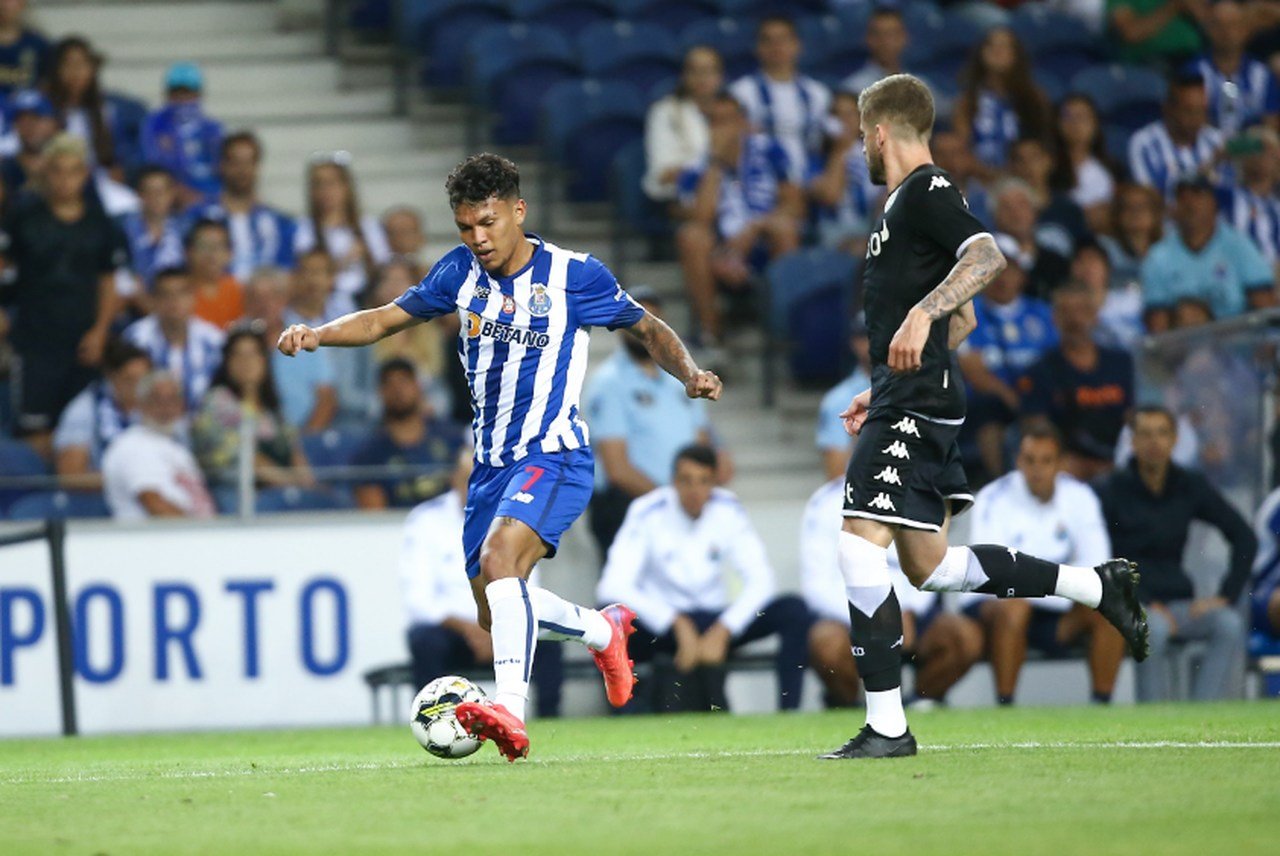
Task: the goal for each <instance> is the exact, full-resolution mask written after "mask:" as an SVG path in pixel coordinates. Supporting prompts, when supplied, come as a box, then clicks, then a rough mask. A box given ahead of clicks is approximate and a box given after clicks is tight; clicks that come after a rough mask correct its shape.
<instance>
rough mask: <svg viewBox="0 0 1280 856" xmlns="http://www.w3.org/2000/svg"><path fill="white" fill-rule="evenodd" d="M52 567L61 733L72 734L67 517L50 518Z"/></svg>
mask: <svg viewBox="0 0 1280 856" xmlns="http://www.w3.org/2000/svg"><path fill="white" fill-rule="evenodd" d="M45 526H46V533H47V537H48V539H49V559H50V567H51V569H52V571H53V610H54V613H53V614H54V621H55V622H56V626H57V631H58V683H59V685H60V688H61V691H62V733H63V735H64V736H67V737H70V736H73V735H75V734H76V733H77V728H76V687H75V655H74V653H73V651H74V649H73V648H72V637H71V611H70V610H71V603H70V601H69V600H68V598H67V562H66V541H67V523H66V521H65V520H57V519H53V518H50V519H49V520H48V521H47V522H46V524H45Z"/></svg>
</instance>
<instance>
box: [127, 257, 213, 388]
mask: <svg viewBox="0 0 1280 856" xmlns="http://www.w3.org/2000/svg"><path fill="white" fill-rule="evenodd" d="M151 299H152V312H151V314H150V315H148V316H147V317H145V318H140V319H138V320H137V321H135V322H133V323H132V324H130V325H129V326H128V327H126V328H125V331H124V337H125V339H127V340H128V341H130V342H132V343H133V344H135V345H137V346H138V347H139V348H141V349H142V350H144V351H146V352H147V356H149V357H151V364H152V365H154V366H155V367H156V368H158V369H163V370H165V371H167V372H169V373H171V374H172V375H173V376H174V377H176V378H178V380H179V383H180V385H181V387H182V392H183V395H184V396H185V398H186V402H187V409H188V410H191V411H194V410H196V409H198V408H199V407H200V402H201V400H203V398H204V393H205V390H206V389H208V388H209V381H210V380H211V379H212V378H213V373H214V372H215V371H217V369H218V366H219V364H220V363H221V361H222V343H223V340H224V338H225V337H224V335H223V333H222V331H221V330H219V329H218V328H217V327H215V326H213V325H212V324H210V323H209V322H208V321H204V320H202V319H200V318H196V317H195V316H194V314H193V312H192V310H193V309H194V307H195V302H196V299H195V293H194V291H193V290H192V287H191V279H190V277H189V276H188V275H187V272H186V270H185V269H183V268H166V269H164V270H162V271H158V272H157V273H156V277H155V284H154V285H153V286H152V295H151Z"/></svg>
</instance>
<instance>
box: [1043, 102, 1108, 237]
mask: <svg viewBox="0 0 1280 856" xmlns="http://www.w3.org/2000/svg"><path fill="white" fill-rule="evenodd" d="M1055 131H1056V139H1057V162H1056V163H1055V165H1054V174H1053V177H1052V183H1053V186H1054V188H1055V189H1057V190H1060V191H1063V192H1065V193H1067V194H1069V195H1070V197H1071V201H1072V202H1074V203H1075V204H1076V205H1079V206H1080V208H1081V209H1082V210H1083V211H1084V218H1085V222H1086V223H1087V224H1088V226H1089V230H1090V231H1092V232H1105V231H1107V225H1108V222H1109V221H1110V218H1111V200H1112V197H1113V196H1114V195H1115V179H1114V178H1112V175H1111V169H1110V167H1109V165H1108V163H1107V161H1108V159H1107V155H1106V151H1105V148H1104V147H1105V139H1104V138H1103V135H1102V121H1101V120H1100V119H1099V117H1098V108H1097V107H1095V106H1094V104H1093V101H1092V100H1091V99H1090V98H1089V96H1087V95H1081V94H1079V93H1076V94H1073V95H1068V96H1067V97H1066V98H1063V99H1062V102H1061V103H1060V104H1059V105H1058V123H1057V126H1056V128H1055Z"/></svg>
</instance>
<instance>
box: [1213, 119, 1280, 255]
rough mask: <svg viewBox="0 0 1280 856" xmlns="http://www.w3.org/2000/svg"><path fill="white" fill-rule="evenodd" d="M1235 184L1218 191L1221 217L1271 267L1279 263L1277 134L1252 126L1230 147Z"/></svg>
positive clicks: (1279, 151) (1279, 158)
mask: <svg viewBox="0 0 1280 856" xmlns="http://www.w3.org/2000/svg"><path fill="white" fill-rule="evenodd" d="M1229 148H1230V149H1234V152H1233V153H1234V154H1235V157H1236V159H1237V160H1236V162H1237V164H1238V165H1239V166H1238V168H1237V170H1236V175H1237V177H1238V180H1237V186H1235V187H1226V188H1222V189H1220V190H1219V193H1218V196H1219V206H1220V208H1221V212H1222V213H1221V217H1222V219H1223V220H1225V221H1226V222H1227V223H1229V224H1230V225H1231V226H1233V227H1235V228H1236V229H1237V230H1238V231H1240V232H1243V233H1244V234H1245V235H1248V236H1249V239H1250V240H1252V241H1253V243H1254V245H1255V246H1256V247H1257V248H1258V249H1259V250H1260V251H1261V252H1262V255H1263V257H1265V258H1266V260H1267V261H1268V262H1270V263H1271V266H1272V269H1277V266H1278V265H1280V192H1277V191H1280V135H1277V134H1276V132H1275V131H1273V130H1272V129H1270V128H1264V127H1260V126H1257V127H1253V128H1250V129H1249V130H1247V131H1245V132H1244V134H1243V135H1242V136H1241V137H1239V138H1237V140H1236V141H1235V144H1234V146H1229Z"/></svg>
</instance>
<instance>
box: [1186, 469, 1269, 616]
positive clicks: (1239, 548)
mask: <svg viewBox="0 0 1280 856" xmlns="http://www.w3.org/2000/svg"><path fill="white" fill-rule="evenodd" d="M1195 479H1196V482H1195V494H1196V513H1195V516H1196V519H1197V520H1203V521H1204V522H1205V523H1208V524H1209V525H1211V526H1214V527H1216V528H1217V529H1218V531H1219V532H1221V533H1222V537H1224V538H1226V539H1227V543H1228V544H1230V545H1231V567H1230V569H1229V570H1228V571H1227V575H1226V577H1225V578H1224V579H1223V580H1222V584H1221V585H1220V586H1218V594H1219V595H1220V596H1221V597H1222V598H1223V599H1224V600H1226V601H1227V603H1232V604H1234V603H1235V602H1236V600H1238V599H1239V597H1240V593H1241V592H1242V591H1244V587H1245V583H1247V582H1248V580H1249V573H1250V572H1251V571H1252V569H1253V560H1254V557H1255V556H1257V555H1258V538H1257V536H1256V535H1254V534H1253V529H1252V528H1251V527H1250V526H1249V523H1248V522H1247V521H1246V520H1245V519H1244V518H1243V517H1241V516H1240V512H1238V511H1236V510H1235V508H1234V507H1233V506H1232V505H1231V503H1229V502H1227V500H1226V499H1225V498H1224V497H1223V496H1222V494H1220V493H1218V491H1217V490H1216V489H1215V488H1214V487H1213V485H1211V484H1209V481H1208V480H1207V479H1206V478H1205V477H1204V476H1202V475H1199V474H1196V476H1195Z"/></svg>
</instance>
